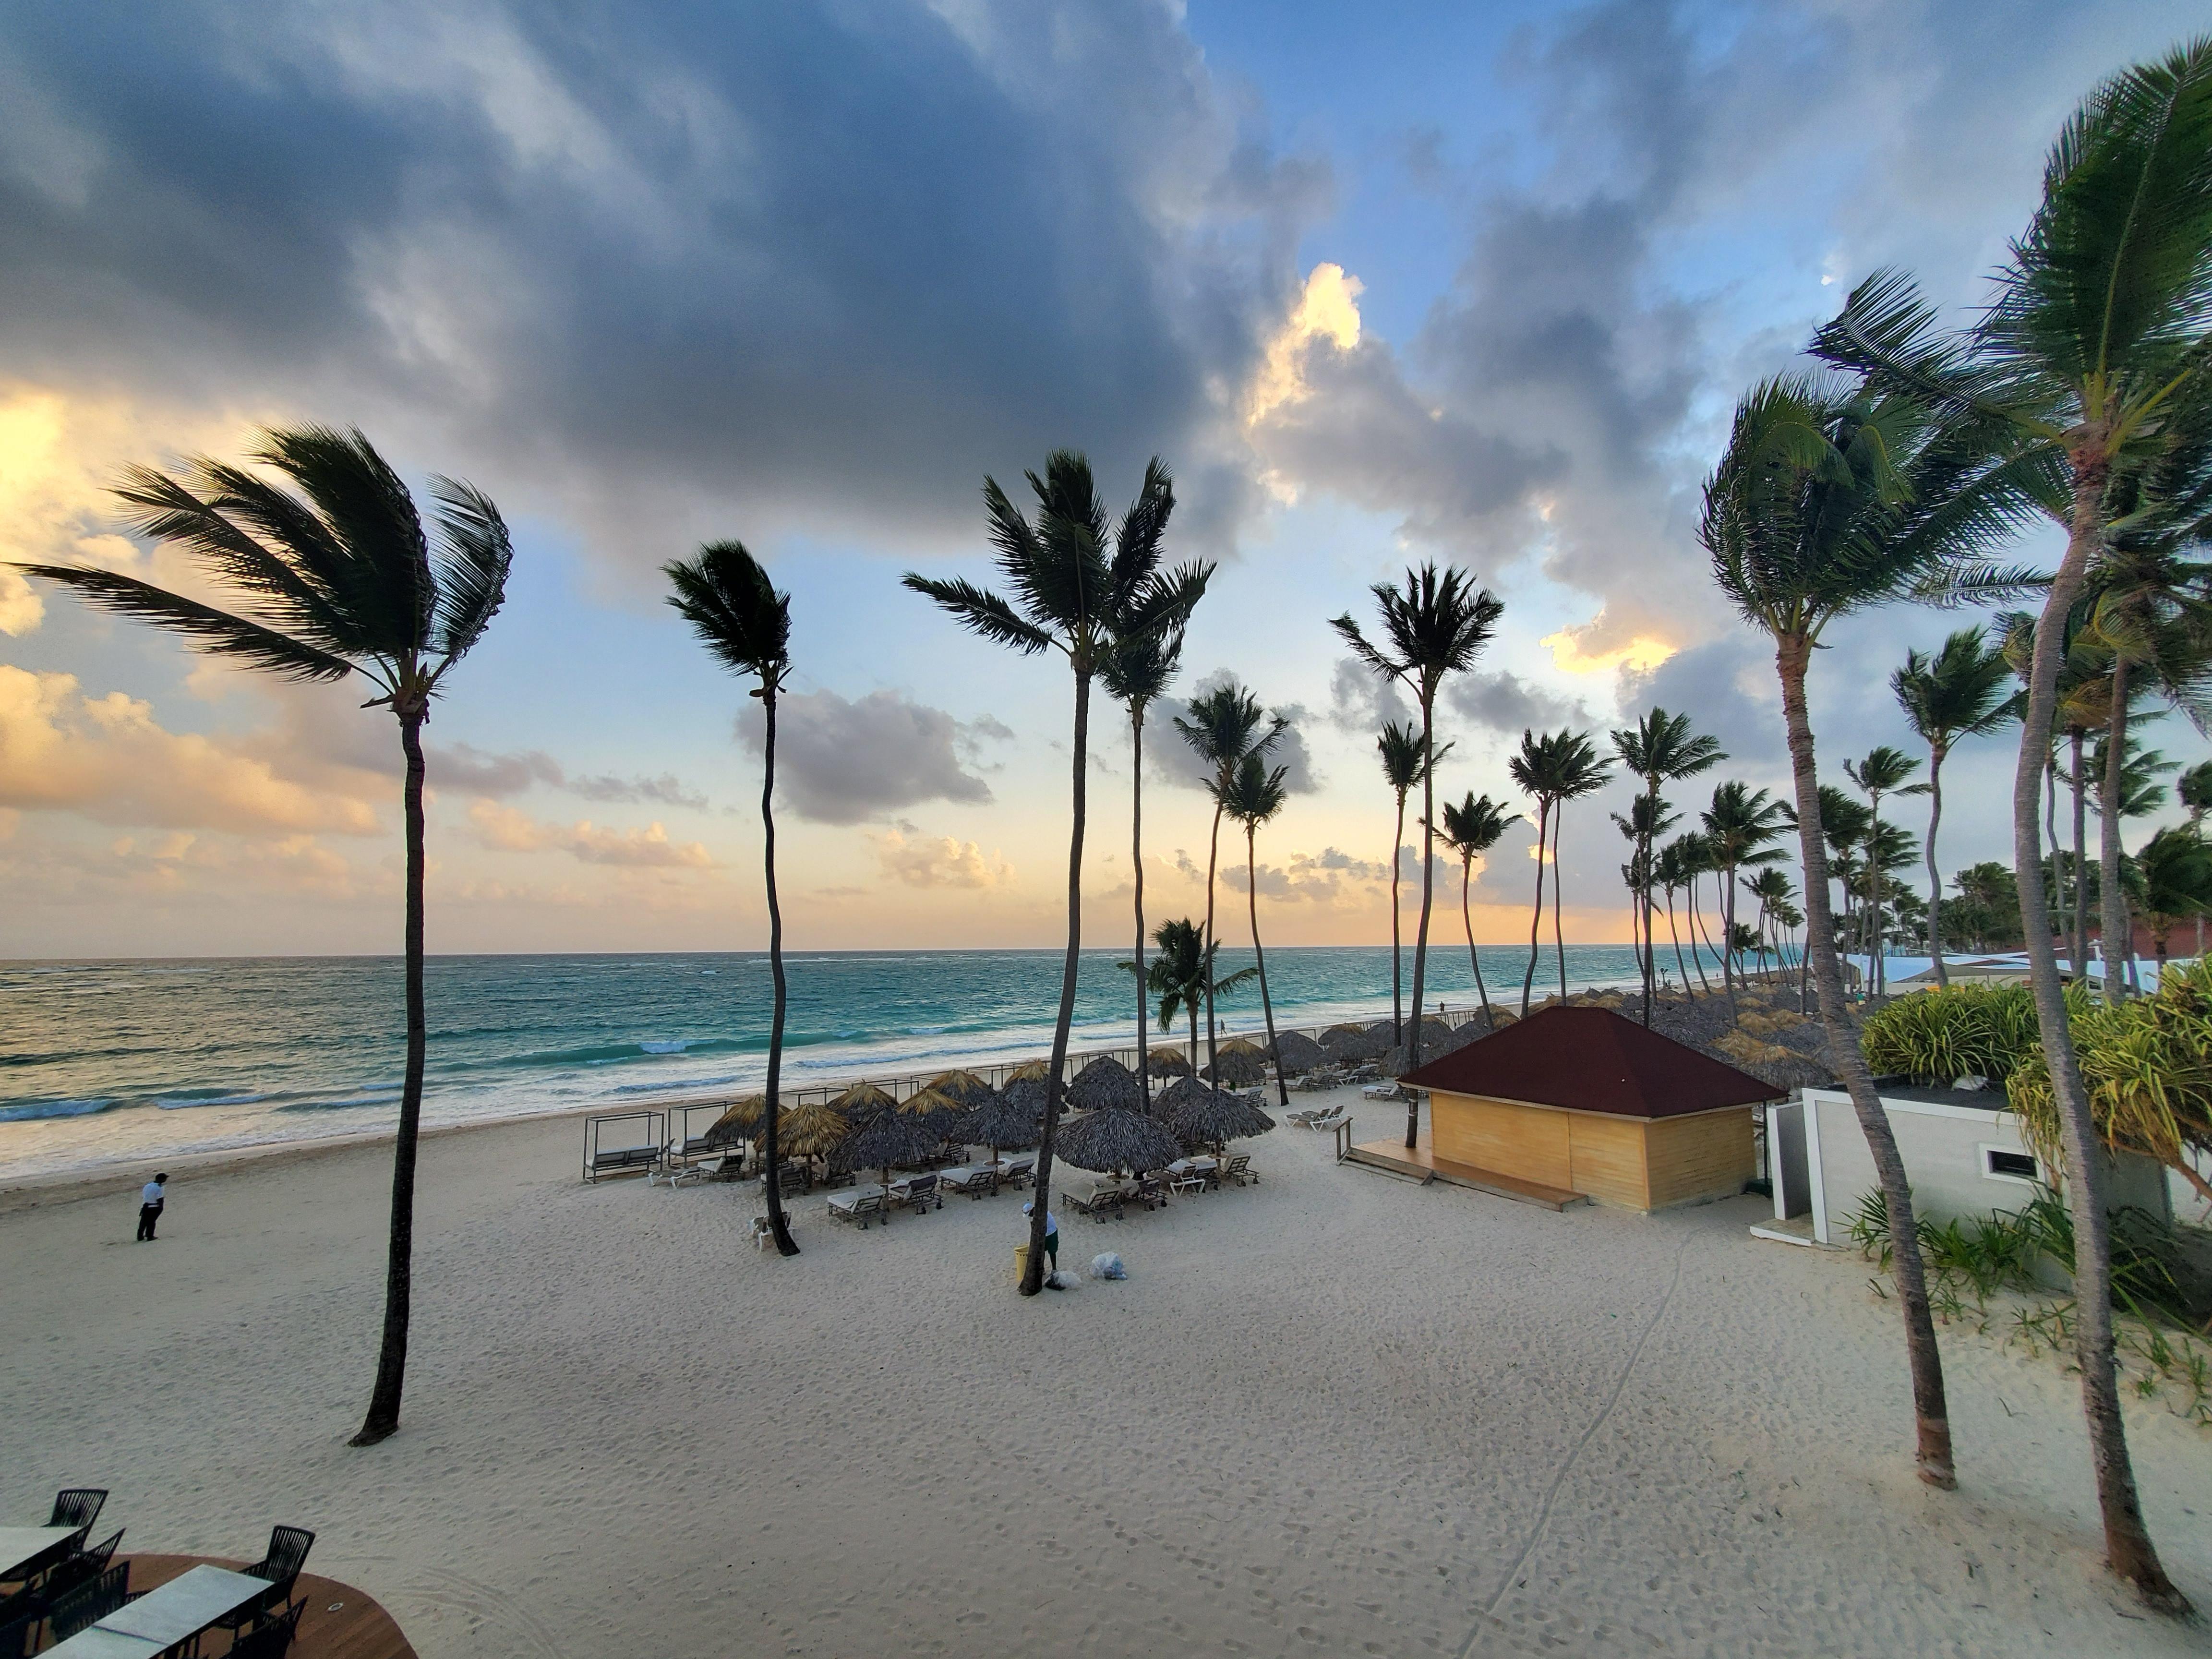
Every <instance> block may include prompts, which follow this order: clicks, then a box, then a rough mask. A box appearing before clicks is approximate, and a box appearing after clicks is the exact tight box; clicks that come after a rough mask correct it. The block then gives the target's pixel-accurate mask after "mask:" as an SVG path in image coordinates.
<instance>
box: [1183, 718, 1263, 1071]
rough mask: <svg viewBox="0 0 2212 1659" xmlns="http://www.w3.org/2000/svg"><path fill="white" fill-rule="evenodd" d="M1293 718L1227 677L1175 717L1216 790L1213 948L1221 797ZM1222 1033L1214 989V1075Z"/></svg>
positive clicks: (1209, 846) (1209, 923) (1209, 848)
mask: <svg viewBox="0 0 2212 1659" xmlns="http://www.w3.org/2000/svg"><path fill="white" fill-rule="evenodd" d="M1290 725H1291V723H1290V721H1289V720H1288V719H1286V718H1285V716H1283V715H1281V714H1269V713H1268V712H1267V710H1266V709H1264V708H1261V707H1260V700H1259V698H1257V697H1255V696H1253V695H1252V694H1251V693H1250V692H1249V691H1248V690H1245V689H1244V688H1243V686H1241V685H1239V684H1237V682H1236V681H1235V680H1233V679H1231V680H1225V681H1224V682H1223V683H1222V684H1219V685H1217V686H1215V687H1213V688H1212V690H1207V691H1205V692H1202V693H1201V694H1200V695H1199V696H1197V697H1194V698H1193V699H1192V701H1191V704H1190V711H1189V714H1188V718H1186V717H1185V716H1184V715H1182V714H1177V715H1176V717H1175V727H1176V731H1178V732H1181V733H1182V740H1183V741H1184V742H1185V743H1187V744H1189V745H1190V747H1191V750H1192V752H1193V753H1194V754H1195V755H1196V756H1197V757H1199V759H1200V761H1201V762H1203V763H1205V764H1206V766H1207V767H1208V768H1209V769H1210V772H1209V775H1208V777H1207V780H1206V785H1207V789H1208V792H1209V793H1211V794H1212V796H1213V827H1212V830H1211V831H1210V832H1209V834H1208V836H1207V837H1206V949H1207V950H1208V951H1209V952H1211V951H1218V950H1219V949H1220V948H1221V935H1220V934H1219V933H1217V932H1216V931H1215V930H1214V925H1213V888H1214V875H1215V872H1216V870H1217V869H1218V866H1219V864H1220V860H1221V817H1222V813H1223V811H1225V808H1224V807H1223V805H1222V799H1223V797H1224V795H1225V793H1227V792H1228V790H1229V788H1230V787H1231V784H1232V783H1233V782H1234V781H1235V780H1236V777H1237V768H1238V767H1240V766H1242V765H1243V763H1244V757H1246V756H1248V755H1256V756H1258V757H1260V758H1261V759H1262V760H1265V759H1266V758H1267V756H1268V755H1270V754H1272V753H1273V751H1274V748H1275V745H1276V744H1279V743H1280V742H1281V741H1282V740H1283V734H1284V733H1285V732H1288V731H1289V730H1290ZM1220 1047H1221V1034H1220V1031H1219V1030H1218V1027H1217V1025H1216V1024H1215V1021H1214V1018H1213V995H1212V991H1211V990H1210V989H1209V990H1208V991H1207V993H1206V1064H1207V1065H1208V1066H1212V1068H1213V1075H1214V1076H1216V1077H1218V1076H1220V1075H1221V1073H1220V1068H1219V1066H1218V1064H1217V1062H1218V1060H1219V1059H1220V1057H1221V1056H1220V1053H1219V1049H1220Z"/></svg>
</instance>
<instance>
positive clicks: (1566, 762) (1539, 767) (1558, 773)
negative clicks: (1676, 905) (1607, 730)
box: [1505, 726, 1613, 1017]
mask: <svg viewBox="0 0 2212 1659" xmlns="http://www.w3.org/2000/svg"><path fill="white" fill-rule="evenodd" d="M1612 765H1613V763H1611V762H1610V761H1607V760H1605V759H1603V758H1601V757H1600V756H1599V754H1598V752H1597V745H1596V744H1595V743H1594V742H1592V741H1591V738H1590V734H1589V732H1577V731H1573V730H1571V729H1570V728H1568V727H1566V726H1561V727H1560V728H1559V730H1558V731H1557V732H1546V733H1545V734H1544V735H1543V736H1542V737H1541V738H1540V737H1538V736H1537V735H1536V734H1535V733H1534V732H1528V731H1524V732H1522V733H1521V750H1520V752H1519V753H1518V754H1516V755H1515V756H1514V757H1512V758H1511V759H1510V760H1509V761H1507V762H1506V763H1505V769H1506V770H1507V771H1508V772H1510V773H1511V774H1512V775H1513V781H1514V782H1516V783H1517V784H1519V785H1520V786H1521V787H1522V789H1524V790H1526V791H1527V792H1528V793H1529V794H1530V795H1532V796H1534V798H1535V801H1536V914H1535V915H1534V918H1533V919H1532V920H1531V921H1530V922H1529V924H1528V969H1527V971H1526V972H1524V973H1523V974H1522V976H1521V1012H1522V1015H1523V1016H1524V1017H1525V1016H1526V1015H1527V1014H1528V996H1529V993H1530V992H1531V991H1532V990H1533V989H1534V987H1535V982H1536V957H1537V953H1538V950H1539V946H1538V945H1537V939H1538V936H1539V934H1540V933H1541V929H1542V927H1543V925H1544V865H1545V863H1546V859H1545V856H1544V832H1545V830H1546V829H1547V827H1548V828H1549V829H1550V831H1551V836H1552V843H1551V859H1550V860H1549V861H1550V863H1551V866H1552V939H1553V951H1555V952H1556V953H1557V954H1558V957H1559V995H1560V996H1561V997H1562V998H1564V997H1565V995H1566V994H1567V954H1566V952H1567V947H1566V938H1565V930H1564V927H1563V925H1562V923H1561V921H1560V908H1559V884H1560V880H1561V875H1560V871H1559V820H1560V818H1561V817H1562V816H1563V815H1564V813H1565V807H1566V803H1567V802H1568V801H1570V800H1575V799H1580V798H1581V797H1582V796H1584V795H1588V794H1592V793H1595V792H1596V791H1597V790H1599V789H1601V788H1602V787H1604V785H1605V781H1606V777H1607V774H1608V773H1609V772H1610V771H1611V769H1612Z"/></svg>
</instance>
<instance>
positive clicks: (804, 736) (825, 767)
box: [738, 691, 991, 833]
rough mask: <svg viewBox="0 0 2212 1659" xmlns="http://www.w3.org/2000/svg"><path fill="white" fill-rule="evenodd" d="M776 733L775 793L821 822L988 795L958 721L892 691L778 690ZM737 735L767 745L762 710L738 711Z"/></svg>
mask: <svg viewBox="0 0 2212 1659" xmlns="http://www.w3.org/2000/svg"><path fill="white" fill-rule="evenodd" d="M775 738H776V743H775V781H776V789H777V793H778V796H779V798H780V799H785V800H787V801H789V802H790V803H791V805H792V808H793V811H796V812H797V813H798V815H799V817H803V818H811V819H813V820H814V821H815V822H816V823H864V822H866V821H867V820H868V819H871V818H880V817H884V816H885V815H886V814H887V813H890V812H891V811H895V810H896V809H897V808H899V807H902V806H912V805H915V804H916V803H917V802H921V801H925V800H950V801H959V802H963V803H966V804H969V805H974V804H978V803H981V802H983V801H987V800H989V799H991V787H990V785H988V784H987V783H985V782H984V781H983V780H982V779H981V778H979V777H977V776H975V775H974V774H973V773H971V772H969V771H968V770H967V769H966V768H965V767H964V766H963V764H962V760H961V750H962V745H963V735H962V727H961V725H960V722H959V721H957V720H954V719H953V718H952V716H951V715H950V714H946V713H945V711H944V710H942V709H939V708H929V707H927V705H925V704H922V703H918V702H910V701H908V699H907V698H906V697H903V696H901V695H900V694H899V693H897V692H896V691H872V692H870V693H869V694H868V695H867V696H865V697H861V698H859V699H858V700H851V699H848V698H845V697H841V696H838V695H837V694H836V692H835V691H810V692H806V693H804V694H802V695H799V696H784V697H780V698H778V699H777V700H776V717H775ZM738 741H739V742H740V743H742V744H744V746H745V748H746V749H747V750H749V751H750V752H751V753H753V754H755V755H758V754H760V753H762V752H763V750H764V749H765V747H766V744H765V742H764V740H763V725H762V722H761V720H760V717H759V715H758V714H757V712H755V711H753V710H748V711H747V712H746V713H745V714H743V715H742V716H740V717H739V719H738ZM910 828H911V826H902V833H904V832H905V830H906V829H910Z"/></svg>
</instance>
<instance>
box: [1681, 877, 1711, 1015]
mask: <svg viewBox="0 0 2212 1659" xmlns="http://www.w3.org/2000/svg"><path fill="white" fill-rule="evenodd" d="M1683 898H1684V901H1685V908H1687V909H1688V911H1689V913H1690V961H1691V963H1692V965H1693V966H1695V967H1696V969H1697V970H1698V983H1699V984H1700V985H1702V986H1703V987H1705V994H1706V995H1707V996H1711V995H1712V994H1713V982H1712V981H1711V980H1709V979H1707V978H1706V977H1705V952H1707V951H1711V949H1712V948H1713V942H1712V940H1711V938H1709V937H1707V936H1706V934H1705V924H1704V923H1703V922H1702V921H1699V919H1698V878H1697V875H1696V874H1695V872H1692V874H1691V877H1690V884H1689V885H1688V886H1687V887H1686V888H1685V889H1684V890H1683ZM1701 939H1702V940H1703V941H1704V950H1703V951H1700V949H1699V941H1700V940H1701ZM1689 988H1690V981H1689V980H1688V979H1687V978H1684V980H1683V981H1682V989H1683V990H1684V991H1685V992H1687V991H1688V990H1689Z"/></svg>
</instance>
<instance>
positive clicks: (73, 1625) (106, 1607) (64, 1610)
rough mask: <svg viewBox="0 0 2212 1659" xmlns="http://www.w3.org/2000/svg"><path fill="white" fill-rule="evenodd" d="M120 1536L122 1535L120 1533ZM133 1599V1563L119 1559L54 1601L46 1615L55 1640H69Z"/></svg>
mask: <svg viewBox="0 0 2212 1659" xmlns="http://www.w3.org/2000/svg"><path fill="white" fill-rule="evenodd" d="M116 1536H118V1538H119V1537H121V1536H122V1534H120V1533H118V1534H116ZM130 1599H131V1564H130V1563H129V1562H128V1561H118V1562H117V1563H116V1564H115V1565H113V1566H112V1567H110V1568H108V1569H107V1571H105V1572H103V1573H101V1574H100V1576H99V1577H96V1578H94V1579H92V1580H90V1581H89V1582H88V1583H82V1584H79V1585H78V1586H77V1587H76V1589H73V1590H71V1591H70V1593H69V1594H68V1595H64V1596H63V1597H61V1598H60V1599H59V1600H58V1601H55V1603H54V1604H53V1610H52V1612H51V1613H48V1614H47V1615H46V1617H47V1619H48V1620H49V1621H51V1623H52V1626H53V1639H54V1640H55V1641H57V1642H66V1641H68V1640H69V1639H70V1637H72V1636H74V1635H76V1633H77V1632H79V1631H81V1630H85V1629H88V1628H89V1627H90V1626H93V1625H95V1624H97V1623H98V1622H99V1621H100V1620H102V1619H105V1618H106V1617H107V1615H108V1614H109V1613H112V1612H114V1611H115V1610H116V1608H118V1607H121V1606H122V1605H123V1604H124V1603H125V1601H129V1600H130Z"/></svg>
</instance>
